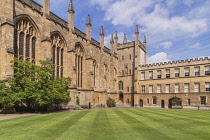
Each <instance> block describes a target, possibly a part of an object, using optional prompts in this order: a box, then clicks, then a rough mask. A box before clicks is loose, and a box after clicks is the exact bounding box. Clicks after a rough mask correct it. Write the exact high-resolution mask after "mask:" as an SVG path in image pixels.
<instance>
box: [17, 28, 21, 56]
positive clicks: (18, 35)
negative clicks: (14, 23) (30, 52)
mask: <svg viewBox="0 0 210 140" xmlns="http://www.w3.org/2000/svg"><path fill="white" fill-rule="evenodd" d="M19 41H20V31H18V30H17V58H18V59H19V57H20V55H19V51H20V42H19Z"/></svg>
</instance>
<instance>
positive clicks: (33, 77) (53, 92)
mask: <svg viewBox="0 0 210 140" xmlns="http://www.w3.org/2000/svg"><path fill="white" fill-rule="evenodd" d="M12 63H13V65H12V68H13V69H14V71H15V73H14V78H12V79H11V80H10V81H8V84H9V87H10V88H5V87H2V88H3V89H4V90H1V91H0V96H1V95H2V96H4V98H5V99H4V101H2V100H0V104H1V103H2V104H6V101H7V100H9V101H7V102H8V103H7V104H9V105H12V106H13V105H15V106H16V108H17V109H20V108H21V110H39V109H42V110H43V109H44V110H46V109H47V108H51V107H52V106H56V105H57V106H58V105H59V104H61V103H62V102H64V101H69V100H70V97H69V91H68V87H69V85H70V83H71V79H70V78H53V77H52V74H53V71H54V66H53V65H52V64H51V63H49V62H46V61H40V66H37V65H35V64H33V63H31V62H29V61H20V60H17V59H15V60H14V61H12ZM2 86H4V85H2ZM13 99H15V100H14V101H13Z"/></svg>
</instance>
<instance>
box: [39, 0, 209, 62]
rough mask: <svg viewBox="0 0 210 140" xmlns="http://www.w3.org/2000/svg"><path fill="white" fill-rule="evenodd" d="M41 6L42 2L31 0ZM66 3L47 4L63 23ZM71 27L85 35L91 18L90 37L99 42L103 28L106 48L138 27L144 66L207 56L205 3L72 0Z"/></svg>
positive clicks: (53, 0)
mask: <svg viewBox="0 0 210 140" xmlns="http://www.w3.org/2000/svg"><path fill="white" fill-rule="evenodd" d="M35 1H36V2H38V3H39V4H41V3H42V2H41V1H42V0H35ZM69 1H70V0H51V11H52V12H53V13H55V14H57V15H58V16H60V17H61V18H63V19H64V20H66V21H67V14H68V13H67V9H68V5H69ZM73 3H74V8H75V27H77V28H79V29H80V30H82V31H83V32H85V31H86V19H87V15H88V14H90V15H91V20H92V25H93V26H92V37H93V38H95V39H96V40H98V41H99V31H100V27H101V26H104V30H105V41H106V46H107V47H109V40H110V35H111V34H113V33H114V32H115V31H118V34H119V41H120V43H121V42H122V39H123V34H124V33H126V35H127V38H128V40H130V41H133V40H134V32H135V26H136V25H139V32H140V38H139V39H140V41H141V42H143V36H144V35H146V37H147V44H148V45H147V56H148V59H147V60H148V63H154V62H163V61H173V60H183V59H190V58H197V57H205V56H210V55H209V54H210V8H209V7H210V1H209V0H73Z"/></svg>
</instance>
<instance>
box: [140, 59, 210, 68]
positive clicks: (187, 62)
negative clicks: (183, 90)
mask: <svg viewBox="0 0 210 140" xmlns="http://www.w3.org/2000/svg"><path fill="white" fill-rule="evenodd" d="M201 63H202V64H205V63H210V57H201V58H194V59H185V60H177V61H168V62H161V63H153V64H146V65H139V69H140V70H148V69H161V68H170V67H181V66H190V65H196V64H201Z"/></svg>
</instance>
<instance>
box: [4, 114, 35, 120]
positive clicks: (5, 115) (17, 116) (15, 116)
mask: <svg viewBox="0 0 210 140" xmlns="http://www.w3.org/2000/svg"><path fill="white" fill-rule="evenodd" d="M33 115H39V114H36V113H24V114H0V120H6V119H12V118H20V117H25V116H33Z"/></svg>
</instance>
